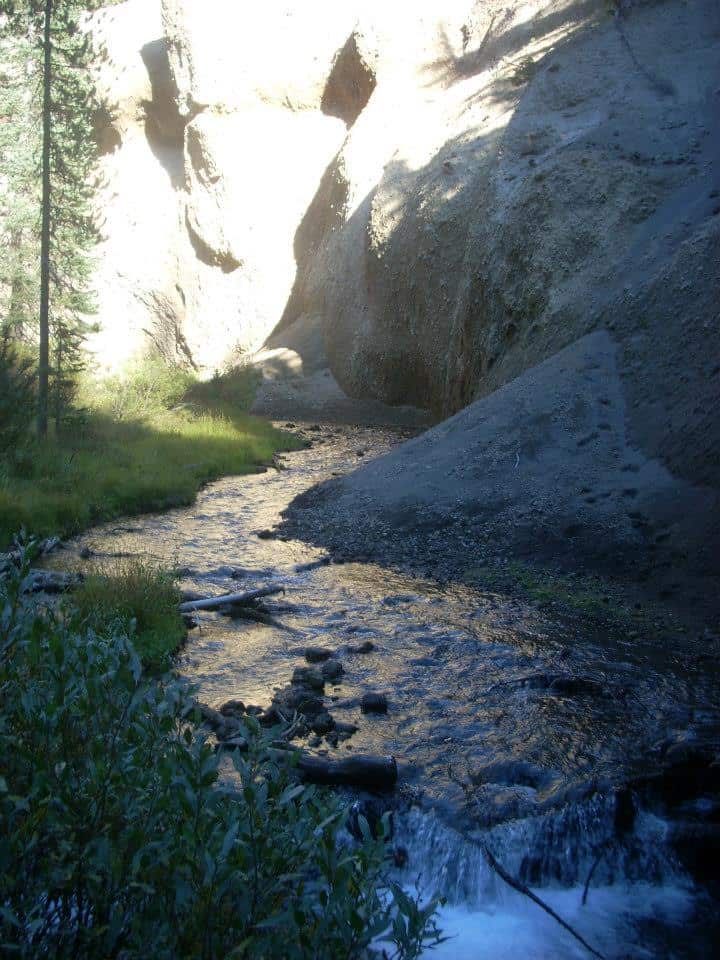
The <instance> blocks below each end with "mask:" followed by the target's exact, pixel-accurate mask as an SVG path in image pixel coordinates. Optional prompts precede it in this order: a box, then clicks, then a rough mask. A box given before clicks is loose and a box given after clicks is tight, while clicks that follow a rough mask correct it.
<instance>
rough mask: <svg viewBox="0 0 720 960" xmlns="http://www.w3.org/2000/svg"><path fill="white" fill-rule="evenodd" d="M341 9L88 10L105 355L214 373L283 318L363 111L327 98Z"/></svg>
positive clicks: (174, 1)
mask: <svg viewBox="0 0 720 960" xmlns="http://www.w3.org/2000/svg"><path fill="white" fill-rule="evenodd" d="M337 6H338V5H334V4H332V3H318V4H315V5H314V10H313V17H312V18H311V22H309V21H308V18H307V17H303V16H302V15H300V14H299V13H298V10H297V6H295V9H293V8H292V7H290V6H289V5H284V4H277V3H271V4H267V5H265V7H264V8H263V10H260V11H258V12H254V13H253V15H252V17H251V18H248V15H247V14H243V13H242V12H241V8H240V7H239V6H238V5H237V4H236V3H233V2H230V0H212V2H210V3H207V2H203V3H199V2H192V0H166V2H164V3H160V2H159V0H157V2H155V0H129V2H127V3H124V4H120V5H119V6H116V7H113V8H110V9H108V10H106V11H105V12H104V13H102V14H101V15H100V16H99V17H98V18H97V26H96V32H97V34H98V36H99V39H101V41H102V42H103V43H104V45H105V46H106V48H107V51H108V57H107V60H106V61H105V62H103V63H102V64H101V67H100V78H101V86H102V89H103V91H104V96H105V100H106V104H107V107H106V110H105V111H104V112H103V115H102V116H101V117H100V118H99V122H98V136H99V140H100V143H101V147H102V149H103V154H104V155H103V159H102V179H103V183H104V186H103V188H102V193H101V198H100V203H99V208H100V211H101V217H102V226H103V233H104V236H105V240H104V242H103V244H102V246H101V249H100V251H99V270H98V278H97V279H98V286H99V290H100V319H101V323H102V328H103V329H102V332H101V333H100V334H99V335H98V336H97V337H96V338H95V340H94V343H93V346H94V349H95V350H96V353H97V355H98V359H99V361H100V363H101V364H102V365H106V366H118V365H120V364H122V362H123V361H125V360H126V359H128V358H130V357H131V356H133V355H134V354H136V353H138V352H142V351H143V350H145V349H147V348H148V347H149V346H152V347H154V348H156V349H159V350H160V351H161V352H162V353H163V354H165V355H166V356H167V357H168V359H171V360H175V361H179V362H184V363H187V364H190V365H192V366H194V367H196V368H197V369H198V370H200V371H203V370H206V371H207V370H209V371H212V370H213V369H214V368H216V367H219V366H221V365H222V364H223V363H225V362H227V361H230V360H232V359H233V358H235V359H237V357H238V356H243V355H246V354H247V353H248V352H250V351H252V350H255V349H257V348H258V347H259V346H260V345H261V344H262V343H263V341H264V339H265V338H266V337H267V335H268V334H269V333H270V332H271V331H272V330H273V328H274V327H275V326H276V324H277V323H278V321H279V319H280V318H281V316H282V314H283V311H284V309H285V305H286V303H287V301H288V298H289V296H290V292H291V289H292V285H293V282H294V279H295V272H296V270H295V257H294V240H295V234H296V231H297V229H298V227H299V224H300V222H301V220H302V218H303V216H304V214H305V212H306V210H307V209H308V207H309V206H310V204H311V201H312V199H313V196H314V194H315V192H316V190H317V188H318V184H319V183H320V180H321V177H322V174H323V171H324V170H325V168H326V167H327V165H328V163H329V162H330V160H331V159H332V157H333V156H334V155H335V154H336V153H337V151H338V150H339V149H340V147H341V145H342V143H343V140H344V138H345V134H346V130H347V123H348V122H349V119H348V116H349V115H351V114H352V113H353V110H354V109H356V108H355V106H354V104H353V102H352V95H353V91H350V93H349V100H348V102H347V103H344V104H343V102H342V101H341V100H339V101H338V103H337V104H334V103H331V104H328V103H326V102H325V101H324V100H323V98H324V97H326V95H327V91H328V89H329V84H330V80H331V74H332V70H333V65H334V63H335V60H336V57H337V55H338V54H339V52H340V51H341V50H342V48H343V46H344V45H345V43H346V41H347V38H348V36H349V35H350V34H351V32H352V26H353V22H354V14H353V12H352V9H351V8H350V6H347V7H345V5H340V7H341V8H342V9H340V10H338V9H336V7H337ZM320 25H321V26H320ZM330 86H331V84H330ZM341 86H342V85H341ZM343 95H344V91H343V90H342V89H341V90H340V92H339V96H340V98H342V96H343ZM331 99H332V98H331ZM362 105H364V104H362ZM333 106H337V107H338V109H333ZM357 109H359V107H358V108H357Z"/></svg>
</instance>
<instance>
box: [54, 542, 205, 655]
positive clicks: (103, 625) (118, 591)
mask: <svg viewBox="0 0 720 960" xmlns="http://www.w3.org/2000/svg"><path fill="white" fill-rule="evenodd" d="M179 603H180V593H179V591H178V589H177V587H176V586H175V583H174V582H173V579H172V578H171V577H170V576H168V574H167V573H165V572H164V571H163V570H160V569H159V568H158V567H157V566H154V565H153V564H151V563H149V562H147V561H144V560H132V561H128V562H127V563H125V564H124V565H120V566H119V567H117V568H115V569H113V570H112V571H108V572H103V571H99V572H97V573H94V574H92V575H91V576H89V577H88V578H87V579H86V580H85V582H84V583H83V584H82V585H81V586H80V587H79V589H78V590H76V591H75V592H74V593H73V596H72V614H71V615H72V616H73V618H74V621H75V622H76V623H77V624H78V626H80V627H81V628H83V629H91V630H93V631H94V632H95V633H98V634H101V635H105V634H107V633H108V632H113V631H115V632H117V631H120V632H121V633H123V634H127V635H130V634H132V635H133V642H134V646H135V649H136V651H137V653H138V655H139V657H140V659H141V660H142V662H143V664H144V665H145V666H146V667H149V668H150V669H159V668H162V667H167V666H168V665H169V660H170V655H171V654H173V653H174V652H175V651H176V650H177V649H178V647H179V646H180V645H181V644H182V642H183V641H184V639H185V635H186V630H185V624H184V622H183V618H182V615H181V614H180V612H179V610H178V604H179Z"/></svg>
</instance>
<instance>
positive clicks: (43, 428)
mask: <svg viewBox="0 0 720 960" xmlns="http://www.w3.org/2000/svg"><path fill="white" fill-rule="evenodd" d="M52 13H53V0H45V24H44V32H43V53H44V64H43V145H42V232H41V242H40V349H39V356H38V410H37V430H38V435H39V436H40V437H45V436H47V428H48V376H49V370H50V136H51V109H52V102H51V97H50V94H51V91H52V40H51V36H50V26H51V23H52Z"/></svg>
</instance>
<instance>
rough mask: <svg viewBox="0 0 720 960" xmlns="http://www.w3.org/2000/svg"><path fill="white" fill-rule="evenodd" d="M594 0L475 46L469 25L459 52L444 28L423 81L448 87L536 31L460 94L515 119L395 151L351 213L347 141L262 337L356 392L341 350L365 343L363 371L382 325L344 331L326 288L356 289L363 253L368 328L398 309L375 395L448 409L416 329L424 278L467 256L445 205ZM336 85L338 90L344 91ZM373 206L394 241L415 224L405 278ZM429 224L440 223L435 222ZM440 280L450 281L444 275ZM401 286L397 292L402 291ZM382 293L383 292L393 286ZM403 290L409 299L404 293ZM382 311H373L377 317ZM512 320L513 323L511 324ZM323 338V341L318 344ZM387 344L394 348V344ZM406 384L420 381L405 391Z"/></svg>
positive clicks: (466, 187)
mask: <svg viewBox="0 0 720 960" xmlns="http://www.w3.org/2000/svg"><path fill="white" fill-rule="evenodd" d="M598 11H599V7H598V4H597V2H593V0H586V2H582V3H579V4H578V3H574V4H569V5H566V6H563V7H562V8H561V9H560V10H555V11H553V12H552V13H550V14H547V15H545V16H539V17H536V18H534V19H533V20H531V21H528V22H527V23H523V24H518V25H515V26H509V27H508V25H507V17H506V16H502V17H500V18H499V19H491V20H490V21H489V23H488V26H487V28H486V30H485V33H484V36H483V37H482V38H481V40H480V42H479V45H478V46H477V47H476V48H475V49H469V43H470V36H469V34H468V36H467V38H466V39H467V43H465V49H464V52H463V53H462V54H461V55H459V56H458V55H456V54H454V53H453V46H452V44H451V42H450V40H449V38H447V37H445V39H444V41H443V49H444V54H443V55H442V56H440V57H439V58H438V59H436V60H435V61H433V62H432V63H429V64H428V65H427V67H426V70H425V72H426V78H427V86H428V88H430V89H432V88H434V87H435V88H438V90H446V89H448V88H450V87H452V86H453V85H455V84H457V83H459V82H460V81H463V80H468V79H469V78H472V77H473V76H476V75H478V74H480V73H482V72H483V71H484V70H487V69H488V67H490V66H492V65H494V64H497V63H498V62H499V61H500V60H506V61H507V60H508V59H510V60H512V57H513V56H515V55H516V54H517V53H518V52H519V51H521V50H522V48H523V46H524V45H527V43H528V42H529V40H530V38H534V41H535V46H534V48H533V49H534V54H533V58H532V59H530V58H522V57H521V58H519V59H518V63H517V64H512V66H514V69H509V70H506V71H505V74H506V75H505V76H503V77H501V78H498V77H495V78H494V82H493V89H492V90H487V89H482V90H480V89H475V90H472V91H471V92H470V93H469V94H468V96H467V97H466V98H465V101H464V102H465V105H466V108H467V109H471V108H472V107H473V106H475V104H476V102H478V101H479V100H480V99H481V98H485V99H486V100H487V102H488V105H489V106H492V107H493V108H495V109H496V110H497V108H498V107H499V106H501V107H503V108H504V109H505V110H506V111H507V113H508V114H509V119H506V120H504V124H505V125H504V126H503V127H502V129H500V128H497V127H496V128H493V129H487V128H484V127H483V125H482V124H478V125H477V126H475V127H474V128H471V129H467V130H464V131H463V132H462V133H461V134H459V135H457V136H455V137H453V138H451V139H448V140H447V141H446V142H445V143H443V144H442V146H441V147H440V149H439V150H438V151H437V153H436V154H435V156H434V157H432V158H431V159H430V160H429V161H428V162H427V163H425V164H423V165H422V166H421V167H418V168H413V167H412V166H411V164H410V163H408V162H407V161H406V160H404V159H396V160H391V161H390V163H388V164H387V165H386V166H385V168H384V170H383V172H382V175H381V179H380V182H379V183H378V185H376V186H375V187H374V188H373V189H372V190H370V191H369V192H368V194H367V195H366V196H365V197H364V198H363V200H362V201H361V202H360V203H358V204H357V207H356V209H355V210H354V211H353V212H352V214H350V215H349V216H348V215H347V212H346V211H347V205H348V200H349V194H350V185H349V183H348V180H347V177H346V175H345V172H344V169H343V163H342V150H341V151H340V152H339V153H338V154H337V155H336V156H335V157H334V158H333V160H332V161H331V163H330V164H329V165H328V167H327V169H326V170H325V172H324V174H323V176H322V178H321V181H320V184H319V186H318V190H317V192H316V194H315V196H314V198H313V200H312V202H311V204H310V206H309V207H308V209H307V212H306V214H305V216H304V217H303V220H302V222H301V223H300V226H299V227H298V230H297V232H296V235H295V240H294V250H295V260H296V265H297V270H296V276H295V281H294V284H293V288H292V291H291V293H290V296H289V298H288V301H287V304H286V306H285V309H284V311H283V315H282V317H281V319H280V321H279V322H278V324H277V326H276V327H275V329H274V330H273V332H272V333H271V335H270V336H269V337H268V338H267V340H266V346H268V347H271V348H278V347H287V348H289V349H292V350H294V351H296V352H297V353H298V354H299V355H300V356H301V358H302V359H303V362H304V363H305V362H307V364H308V368H309V369H312V368H313V367H314V368H317V367H318V366H323V365H325V364H326V363H327V362H328V361H329V362H330V365H331V366H332V367H333V368H334V370H335V371H336V373H338V374H339V379H340V381H341V385H342V386H343V387H344V388H345V389H347V390H350V391H352V390H353V387H354V384H353V383H352V382H351V381H350V380H349V379H348V378H347V377H344V376H343V371H344V369H346V367H347V357H343V356H341V354H342V353H343V352H345V353H347V354H350V353H352V352H353V351H354V350H355V351H359V353H357V354H356V355H355V359H354V362H353V366H354V368H355V369H356V370H357V369H358V368H360V367H362V365H363V362H364V360H363V355H362V354H363V351H364V350H367V349H368V344H369V343H370V342H372V341H373V340H377V341H378V342H383V338H382V336H380V334H381V332H382V331H380V330H379V331H378V337H373V336H372V334H370V335H368V333H367V330H366V331H365V334H364V335H363V337H362V338H357V337H353V336H352V335H351V334H349V335H348V336H342V335H341V336H340V337H338V336H337V330H338V325H339V323H340V321H339V320H338V325H336V317H335V316H330V313H331V312H332V305H331V304H332V300H333V296H336V294H334V293H333V291H332V290H331V289H329V287H330V286H331V285H336V286H337V285H347V287H348V288H349V287H350V283H351V278H350V277H348V279H347V281H346V280H345V277H344V276H341V275H340V274H341V273H342V272H343V264H345V263H347V266H348V269H349V270H350V272H352V270H353V268H354V269H355V270H357V269H358V267H357V263H358V260H359V259H362V260H363V261H364V263H365V272H366V284H365V286H366V290H365V292H364V295H365V297H366V300H367V307H368V308H369V313H368V312H367V311H364V312H363V316H362V324H363V325H365V327H367V325H368V324H370V325H373V324H378V325H379V326H382V325H383V324H384V322H385V317H387V316H390V315H392V316H393V318H394V320H393V322H394V331H393V343H392V345H391V346H390V348H388V345H387V343H384V346H383V349H385V350H386V355H385V356H384V358H383V368H384V371H385V374H384V376H383V383H382V384H380V385H379V386H380V390H379V393H380V399H382V400H383V401H385V402H388V403H391V404H392V403H402V402H412V403H415V404H417V405H419V406H423V407H425V408H427V407H428V406H429V407H431V408H432V409H434V410H435V411H438V412H439V411H440V410H443V409H446V404H445V403H444V402H443V400H442V398H441V397H439V396H438V395H437V391H435V390H434V389H433V386H432V385H433V384H434V383H435V382H436V381H437V372H436V369H430V368H429V367H433V368H435V367H436V365H437V357H436V356H435V352H432V354H431V355H433V357H434V359H433V361H432V363H430V364H429V362H428V359H427V351H426V350H425V347H424V345H422V344H420V343H419V340H418V336H419V335H418V333H417V331H418V330H422V329H423V327H424V325H425V324H426V321H427V320H428V319H429V318H428V317H426V316H424V311H426V310H427V308H428V303H429V302H432V300H433V297H432V296H428V293H429V289H428V288H429V287H430V286H431V285H432V284H433V283H436V282H437V280H438V274H439V273H440V272H442V273H443V274H444V277H445V278H449V277H453V275H455V276H457V275H458V273H459V271H458V267H459V265H460V264H459V263H458V260H462V257H463V255H462V254H460V253H459V247H460V246H462V243H461V242H460V237H461V236H462V239H463V240H464V239H466V238H467V231H468V228H469V223H467V222H466V223H458V222H457V221H456V222H454V223H452V224H450V223H445V222H444V221H445V217H444V215H443V207H447V208H448V211H450V209H451V208H452V207H454V206H455V207H457V206H460V205H461V204H462V201H463V197H465V196H467V195H468V194H469V192H470V191H473V190H474V191H477V189H478V176H479V174H480V170H481V168H482V165H483V158H484V157H485V158H486V157H488V156H489V155H490V154H492V153H494V152H496V151H497V150H498V149H499V147H500V144H501V142H502V139H503V137H505V136H506V135H509V134H511V132H512V131H511V128H512V125H513V120H514V118H515V115H516V114H517V113H518V111H521V108H522V101H523V99H524V97H525V95H526V93H527V91H528V90H529V88H530V87H531V84H532V81H533V78H534V76H535V75H536V74H537V73H538V72H539V71H541V70H542V68H543V67H544V65H545V64H546V61H547V59H548V58H549V57H550V56H551V55H552V54H554V53H556V52H557V51H558V49H559V47H560V46H561V45H565V44H567V43H569V42H571V41H574V40H575V39H576V38H577V36H578V35H579V33H580V32H582V31H584V30H586V29H587V28H588V27H589V25H590V23H591V20H592V14H593V13H595V14H597V13H598ZM336 85H337V83H336ZM334 95H335V96H336V98H337V96H338V93H337V91H335V94H334ZM418 122H419V123H420V124H422V123H423V122H427V119H426V118H423V117H422V116H419V120H418ZM526 149H527V152H528V156H529V157H530V156H531V155H532V154H533V153H534V152H535V151H536V150H537V145H536V144H528V145H527V147H526ZM534 162H535V161H534V160H530V163H529V165H530V166H532V165H533V164H534ZM430 207H432V211H433V212H432V217H431V219H432V220H433V225H428V224H423V223H422V222H421V221H422V220H423V218H425V217H426V214H427V212H428V210H429V209H430ZM449 215H450V213H449ZM371 216H376V217H379V218H380V219H382V221H383V223H384V224H385V225H386V235H385V236H384V238H383V246H384V248H388V247H390V246H392V245H393V243H394V239H395V235H396V234H402V233H404V232H407V231H408V230H410V229H413V224H414V227H415V228H416V233H417V237H418V244H417V250H416V251H414V258H413V262H412V263H411V264H406V265H404V267H402V268H401V270H402V271H403V276H402V279H403V284H397V283H395V282H394V281H395V279H397V278H393V277H388V276H387V258H385V257H383V256H382V251H373V250H372V246H373V241H372V238H370V237H369V236H368V234H367V228H366V227H367V224H369V223H370V222H371ZM434 225H437V229H435V228H434ZM450 233H454V236H452V237H451V236H449V234H450ZM348 243H352V244H354V245H355V246H356V247H357V246H358V245H361V246H362V249H355V252H354V261H353V257H343V255H342V250H343V247H344V245H347V244H348ZM329 251H330V252H332V258H333V268H334V272H335V273H336V274H337V276H334V277H332V278H329V277H326V278H324V283H323V278H321V276H320V273H321V272H322V270H323V265H322V259H323V257H324V256H325V255H326V254H328V252H329ZM371 252H374V253H375V256H372V255H371ZM438 260H439V261H440V262H441V263H442V265H443V267H444V270H442V271H441V270H439V269H438V268H437V262H438ZM351 261H353V262H351ZM318 268H319V269H318ZM442 282H443V283H447V282H448V281H447V279H443V280H442ZM449 282H450V283H452V281H449ZM378 285H379V288H382V287H387V286H390V288H391V289H390V291H389V296H385V301H384V302H383V303H382V305H380V304H378V308H377V310H375V304H374V301H375V300H376V297H375V291H376V289H378ZM394 288H397V291H398V292H397V295H396V293H394V292H393V289H394ZM400 288H402V292H399V291H400ZM385 293H386V294H387V290H386V291H385ZM448 293H450V291H448ZM401 300H404V301H405V302H404V303H401V302H400V301H401ZM408 300H410V301H411V303H412V306H413V307H414V308H415V309H416V311H417V316H416V318H415V321H414V322H412V323H409V324H407V325H406V327H405V328H403V326H402V324H398V323H397V318H399V317H403V316H406V315H407V313H408V310H407V301H408ZM396 301H397V302H396ZM375 313H377V314H378V315H377V316H375ZM358 322H360V317H359V316H358ZM431 326H432V323H431ZM323 328H327V329H330V328H332V330H333V334H332V337H330V338H329V339H328V338H327V337H324V331H323ZM510 328H511V329H512V324H511V325H510ZM511 335H512V334H511ZM323 339H324V340H325V351H323V350H322V341H323ZM359 339H362V340H363V341H364V345H362V346H358V341H359ZM338 340H339V341H340V342H339V343H338V342H337V341H338ZM353 340H354V341H355V343H353V342H352V341H353ZM370 349H371V348H370ZM388 349H389V351H390V354H391V355H387V351H388ZM460 352H462V349H460ZM368 359H369V358H368ZM470 378H471V375H468V378H466V379H470ZM343 381H344V382H343ZM409 385H414V387H413V389H412V390H411V391H410V395H409V394H408V386H409ZM375 386H378V385H375ZM460 392H461V393H462V396H461V397H458V398H457V399H456V401H454V405H455V406H456V407H457V406H462V405H463V404H464V403H466V402H468V400H469V399H471V397H469V396H468V395H466V394H467V391H465V389H464V388H463V390H461V391H460Z"/></svg>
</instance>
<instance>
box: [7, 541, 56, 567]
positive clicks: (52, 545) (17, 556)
mask: <svg viewBox="0 0 720 960" xmlns="http://www.w3.org/2000/svg"><path fill="white" fill-rule="evenodd" d="M59 546H60V537H49V538H48V539H47V540H41V541H40V543H39V544H37V555H38V556H41V557H44V556H46V555H47V554H48V553H52V551H53V550H55V549H56V547H59ZM22 556H23V551H22V550H21V549H19V548H18V549H17V550H11V551H10V552H9V553H0V571H2V570H7V568H8V567H10V566H12V565H14V564H17V563H19V562H20V560H21V558H22Z"/></svg>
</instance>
